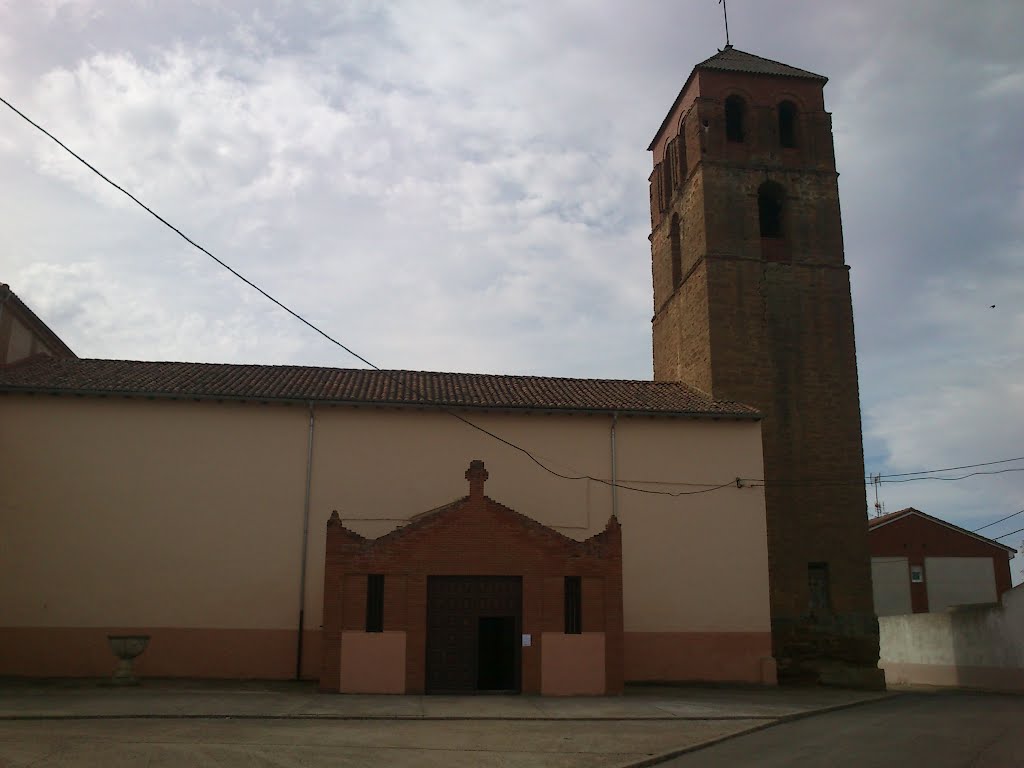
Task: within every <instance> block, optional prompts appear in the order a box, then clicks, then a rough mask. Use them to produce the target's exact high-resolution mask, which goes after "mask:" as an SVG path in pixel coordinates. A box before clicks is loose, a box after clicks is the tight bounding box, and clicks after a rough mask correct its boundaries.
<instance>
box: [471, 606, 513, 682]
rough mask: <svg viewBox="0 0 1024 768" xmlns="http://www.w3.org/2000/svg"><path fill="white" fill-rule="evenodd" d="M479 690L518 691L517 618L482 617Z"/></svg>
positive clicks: (478, 629) (478, 652) (478, 674)
mask: <svg viewBox="0 0 1024 768" xmlns="http://www.w3.org/2000/svg"><path fill="white" fill-rule="evenodd" d="M476 659H477V672H476V689H477V690H478V691H515V690H518V688H519V686H518V685H517V684H516V617H515V616H481V617H480V620H479V624H478V626H477V653H476Z"/></svg>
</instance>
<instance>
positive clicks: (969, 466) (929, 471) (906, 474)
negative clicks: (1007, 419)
mask: <svg viewBox="0 0 1024 768" xmlns="http://www.w3.org/2000/svg"><path fill="white" fill-rule="evenodd" d="M1011 461H1024V456H1018V457H1017V458H1015V459H998V460H997V461H986V462H983V463H981V464H965V465H964V466H962V467H943V468H942V469H922V470H918V471H917V472H903V473H902V474H898V475H879V477H910V476H911V475H930V474H932V473H935V472H956V471H957V470H960V469H975V468H976V467H989V466H992V465H993V464H1009V463H1010V462H1011Z"/></svg>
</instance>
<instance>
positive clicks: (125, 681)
mask: <svg viewBox="0 0 1024 768" xmlns="http://www.w3.org/2000/svg"><path fill="white" fill-rule="evenodd" d="M107 640H108V641H109V642H110V650H112V651H113V652H114V655H115V656H117V658H118V662H117V669H115V670H114V675H113V677H111V678H110V682H111V683H112V684H114V685H138V684H139V680H138V678H137V677H135V674H134V673H133V672H132V660H133V659H134V658H135V657H136V656H138V655H139V654H141V653H142V652H143V651H144V650H146V646H147V645H148V644H149V635H107Z"/></svg>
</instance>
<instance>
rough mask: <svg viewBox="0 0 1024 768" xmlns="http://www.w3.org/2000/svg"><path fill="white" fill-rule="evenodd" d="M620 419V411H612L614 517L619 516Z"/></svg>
mask: <svg viewBox="0 0 1024 768" xmlns="http://www.w3.org/2000/svg"><path fill="white" fill-rule="evenodd" d="M618 421H619V412H618V411H613V412H612V431H611V443H612V517H614V518H615V519H618V517H619V486H618V482H617V474H616V472H615V425H616V424H617V423H618Z"/></svg>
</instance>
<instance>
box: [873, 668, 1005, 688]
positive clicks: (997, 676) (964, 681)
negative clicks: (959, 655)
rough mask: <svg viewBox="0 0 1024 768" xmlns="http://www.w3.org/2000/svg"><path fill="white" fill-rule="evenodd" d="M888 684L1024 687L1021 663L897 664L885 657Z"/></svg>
mask: <svg viewBox="0 0 1024 768" xmlns="http://www.w3.org/2000/svg"><path fill="white" fill-rule="evenodd" d="M878 666H879V667H881V668H882V669H883V670H884V671H885V684H886V685H935V686H940V687H943V688H983V689H986V690H992V691H1024V669H1021V668H1020V667H955V666H950V665H945V664H897V663H894V662H888V661H882V662H879V664H878Z"/></svg>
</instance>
